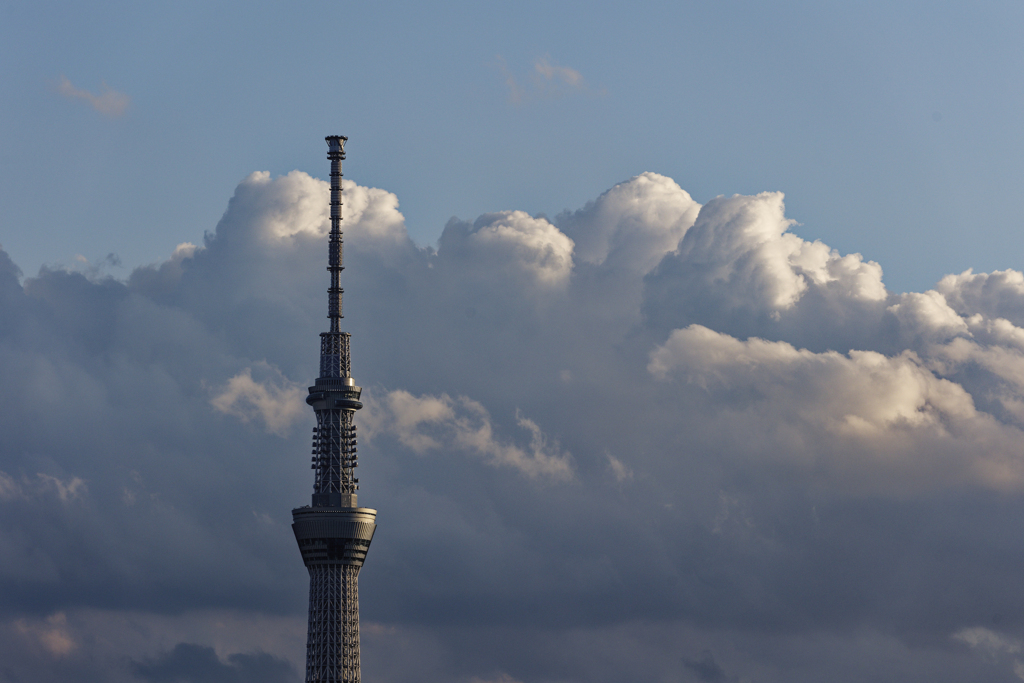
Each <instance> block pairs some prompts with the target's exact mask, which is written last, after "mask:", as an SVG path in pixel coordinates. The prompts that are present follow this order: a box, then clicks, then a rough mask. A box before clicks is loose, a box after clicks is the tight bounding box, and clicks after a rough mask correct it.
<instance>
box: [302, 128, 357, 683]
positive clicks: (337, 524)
mask: <svg viewBox="0 0 1024 683" xmlns="http://www.w3.org/2000/svg"><path fill="white" fill-rule="evenodd" d="M346 140H348V138H346V137H345V136H344V135H331V136H328V137H327V146H328V152H327V158H328V159H330V160H331V234H330V240H329V243H328V244H329V250H328V265H327V270H328V271H329V272H330V274H331V286H330V288H329V289H328V290H327V296H328V305H327V311H328V312H327V317H328V318H330V321H331V329H330V331H329V332H322V333H321V334H320V376H319V377H318V378H317V379H316V382H315V383H314V384H313V386H311V387H310V388H309V396H308V397H307V398H306V403H308V404H309V405H311V406H312V407H313V410H314V411H315V412H316V427H314V428H313V458H312V461H313V462H312V468H313V469H314V470H315V471H316V478H315V482H314V484H313V501H312V505H307V506H304V507H300V508H296V509H294V510H292V518H293V520H294V522H293V524H292V530H293V531H294V532H295V540H297V541H298V543H299V550H300V551H301V553H302V561H303V562H304V563H305V565H306V568H307V569H308V570H309V633H308V636H307V640H306V683H359V569H360V568H361V567H362V566H363V561H364V560H365V559H366V551H367V550H369V548H370V541H371V540H372V539H373V532H374V530H375V529H376V528H377V525H376V517H377V511H376V510H371V509H369V508H361V507H358V505H357V500H356V498H357V496H356V491H358V490H359V480H358V479H357V478H356V477H355V468H356V465H357V464H358V463H357V462H356V426H355V423H354V422H353V421H352V418H353V416H354V415H355V412H356V411H357V410H359V409H360V408H362V407H363V404H362V403H360V402H359V396H360V394H361V393H362V389H360V388H359V387H357V386H355V382H354V381H353V379H352V362H351V357H350V355H349V334H348V333H347V332H342V331H341V318H342V308H341V297H342V294H343V290H342V288H341V271H342V270H344V266H343V265H342V235H341V161H342V159H344V158H345V141H346Z"/></svg>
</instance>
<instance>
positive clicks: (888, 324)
mask: <svg viewBox="0 0 1024 683" xmlns="http://www.w3.org/2000/svg"><path fill="white" fill-rule="evenodd" d="M327 194H328V192H327V185H326V183H324V182H323V181H320V180H317V179H314V178H311V177H310V176H308V175H306V174H304V173H301V172H298V171H295V172H292V173H289V174H288V175H286V176H283V177H279V178H271V177H270V175H269V174H267V173H254V174H252V175H251V176H249V177H248V178H246V179H245V180H244V181H243V182H242V183H241V184H240V185H239V186H238V188H237V189H236V191H235V195H234V197H233V198H232V199H231V201H230V203H229V205H228V209H227V211H226V213H225V214H224V217H223V218H222V219H221V221H220V223H219V224H218V225H217V228H216V231H215V232H211V233H208V234H207V236H206V239H205V241H204V243H203V244H202V245H200V246H193V245H182V246H180V247H179V248H178V249H177V250H176V251H175V252H174V254H172V255H171V256H170V257H169V258H168V260H167V261H165V262H163V263H160V264H156V265H153V266H148V267H143V268H138V269H136V270H135V271H134V272H133V273H132V274H131V275H130V277H129V278H128V279H127V280H125V281H119V280H115V279H112V278H106V277H100V276H97V275H91V276H88V277H87V276H86V275H83V274H81V273H75V272H70V271H66V270H60V269H44V270H43V271H41V272H40V273H39V274H38V275H36V276H34V277H27V278H22V277H21V274H20V272H19V271H18V269H17V267H16V266H15V264H14V263H12V262H11V261H10V259H9V258H8V257H7V255H6V254H4V253H3V252H0V382H2V384H3V386H4V387H5V391H4V392H3V394H2V395H0V427H2V428H0V509H2V519H3V520H4V521H3V523H2V524H0V554H2V556H3V557H4V558H5V561H4V562H3V563H2V564H0V585H2V586H3V590H0V630H2V631H3V633H4V634H5V635H4V638H2V639H0V642H3V643H6V644H5V645H0V660H2V661H4V662H5V664H2V665H0V680H5V679H6V680H11V681H14V680H27V678H26V677H29V676H30V674H29V672H33V673H32V674H31V676H30V677H31V678H32V679H33V680H39V681H49V680H58V679H64V678H66V677H67V675H68V672H69V671H74V672H77V673H76V676H77V678H76V680H104V681H138V680H153V681H155V680H176V679H174V678H173V677H174V676H178V677H179V678H182V679H183V680H207V679H208V678H210V677H214V678H216V677H220V678H224V677H227V678H229V679H230V678H231V677H246V676H249V675H250V674H249V673H247V672H249V671H250V669H253V670H255V669H254V667H260V666H264V665H265V666H264V669H263V670H265V671H266V672H267V673H266V676H267V678H266V680H268V681H270V680H273V681H278V680H280V681H286V680H298V678H297V676H298V673H297V672H298V671H300V670H301V668H302V661H301V658H302V647H301V645H302V638H303V635H304V634H303V631H304V610H305V590H306V577H305V572H304V570H303V569H302V567H301V561H300V560H299V558H298V553H297V551H296V549H295V548H294V547H293V545H294V541H293V540H292V538H291V532H290V530H289V528H288V524H289V522H290V520H289V511H290V508H291V507H294V506H297V505H301V504H304V503H306V502H307V499H308V495H309V492H310V488H311V482H312V478H311V475H310V474H308V470H307V469H305V462H306V457H307V456H306V455H305V453H306V452H307V444H306V439H307V438H308V433H309V428H310V427H311V426H312V424H313V418H312V413H311V411H309V410H308V409H307V408H306V406H305V405H304V403H303V401H302V395H303V392H304V390H305V389H304V388H305V386H307V385H308V383H309V382H310V381H311V380H312V379H313V377H314V376H315V373H316V367H317V358H316V353H317V333H318V332H319V331H321V328H322V326H323V324H324V322H325V319H324V313H325V310H326V307H325V296H324V288H325V286H326V275H325V272H324V270H323V268H322V266H323V262H324V259H325V253H326V250H325V246H324V245H325V236H326V231H327V229H328V221H327V207H328V203H327ZM345 203H346V204H345V225H344V229H345V244H346V257H345V258H346V265H347V266H348V269H347V270H346V271H345V273H344V279H345V288H346V290H347V295H346V300H345V303H346V316H347V317H346V323H347V329H348V330H349V331H350V332H352V333H353V356H354V360H353V367H354V370H355V375H356V380H357V382H361V383H363V384H364V386H365V390H364V398H365V399H366V408H365V409H364V410H363V411H362V412H361V413H360V414H359V419H358V421H359V426H360V430H361V437H362V440H361V446H360V452H361V472H360V479H361V480H362V482H363V486H364V489H363V491H362V495H361V502H363V503H364V504H367V505H370V506H372V507H376V508H378V509H379V510H380V520H379V521H380V529H379V532H378V535H377V537H376V538H375V541H374V547H373V549H372V550H371V553H370V559H369V561H368V563H367V567H366V571H365V572H364V573H363V577H362V592H363V596H362V597H363V599H362V609H363V619H364V622H365V624H366V628H365V632H364V637H363V641H364V671H366V672H367V676H368V678H369V677H371V676H370V673H369V672H372V678H374V679H375V680H380V681H390V680H400V679H401V680H404V679H408V678H409V677H410V676H415V677H416V678H417V679H418V680H425V681H433V680H437V681H440V680H446V681H447V680H453V679H455V680H463V681H470V680H474V679H475V680H479V681H494V680H501V681H505V680H508V681H524V682H525V681H569V680H571V681H595V682H599V681H609V682H610V681H618V680H623V679H630V680H632V679H657V680H684V681H685V680H694V681H728V680H758V681H783V680H785V681H817V680H825V679H827V680H834V681H844V680H851V681H853V680H863V679H865V678H871V679H873V680H901V681H903V680H930V681H946V680H948V681H954V680H964V679H970V678H973V679H985V680H991V681H999V680H1018V679H1019V676H1024V673H1022V674H1019V673H1018V672H1024V665H1022V664H1021V663H1020V662H1019V661H1018V659H1021V656H1020V649H1019V647H1016V649H1015V646H1014V644H1015V643H1020V642H1022V640H1024V590H1022V589H1021V588H1020V587H1019V583H1020V582H1019V575H1020V568H1021V567H1022V566H1024V565H1022V563H1024V543H1022V542H1021V541H1020V540H1019V537H1020V534H1019V533H1018V531H1017V529H1018V526H1019V525H1018V524H1017V519H1019V518H1020V516H1021V515H1022V513H1024V495H1022V494H1024V440H1022V438H1021V437H1022V428H1024V275H1022V274H1021V273H1019V272H1016V271H1005V272H995V273H987V274H986V273H981V274H976V273H973V272H971V271H968V272H965V273H961V274H959V275H950V276H948V277H946V278H944V279H943V280H942V281H941V282H940V283H938V284H937V285H936V287H935V289H934V290H930V291H928V292H920V293H916V292H911V293H894V292H890V291H888V290H887V289H886V287H885V285H884V282H883V279H882V268H881V267H880V266H879V264H877V263H873V262H870V261H865V260H864V259H863V258H861V256H860V255H858V254H845V255H844V254H840V253H838V252H837V251H835V250H833V249H831V248H829V247H828V246H827V245H825V244H822V243H821V242H808V241H806V240H804V239H801V238H800V237H799V236H798V235H797V234H795V233H794V232H793V231H792V227H793V223H792V221H790V220H789V219H787V218H786V216H785V210H784V204H783V197H782V195H781V194H780V193H763V194H760V195H757V196H733V197H719V198H716V199H713V200H711V201H710V202H708V203H707V204H705V205H703V206H701V205H700V204H698V203H697V202H695V201H694V200H693V199H692V198H691V197H690V196H689V195H688V194H687V193H686V192H685V191H684V190H682V189H681V188H680V187H679V186H678V185H677V184H676V183H675V182H674V181H672V180H671V179H670V178H666V177H664V176H659V175H657V174H653V173H645V174H642V175H640V176H637V177H635V178H633V179H631V180H629V181H627V182H624V183H622V184H620V185H617V186H616V187H614V188H612V189H610V190H609V191H608V192H606V193H604V194H602V195H601V196H600V197H598V198H597V199H595V200H594V201H592V202H589V203H588V204H587V205H586V206H584V207H583V208H581V209H579V210H577V211H573V212H565V213H563V214H561V215H559V216H557V217H555V218H554V219H548V218H545V217H540V216H536V217H535V216H530V215H528V214H526V213H524V212H521V211H506V212H499V213H493V214H485V215H483V216H480V217H479V218H477V219H476V220H475V221H472V222H466V221H461V220H457V219H452V220H451V221H450V222H449V223H448V225H447V226H446V227H445V230H444V233H443V234H442V236H441V239H440V241H439V243H438V245H437V248H436V249H434V248H423V247H419V246H417V245H416V244H414V243H413V242H412V241H411V240H410V239H409V237H408V234H407V232H406V229H405V224H404V218H403V217H402V214H401V213H400V212H399V210H398V199H397V197H396V196H395V195H394V194H391V193H389V192H386V191H384V190H379V189H374V188H365V187H361V186H358V185H356V184H355V183H351V182H348V183H346V187H345ZM239 615H242V616H239ZM246 622H260V623H262V624H264V627H262V628H260V629H253V628H252V627H247V626H244V624H245V623H246ZM216 624H222V625H223V624H227V626H222V627H217V626H216ZM229 631H230V632H229ZM257 631H258V633H257ZM210 648H213V649H210ZM881 661H885V662H886V664H884V665H883V664H879V663H878V662H881ZM39 672H43V673H39ZM204 676H205V677H206V678H204Z"/></svg>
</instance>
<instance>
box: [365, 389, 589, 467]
mask: <svg viewBox="0 0 1024 683" xmlns="http://www.w3.org/2000/svg"><path fill="white" fill-rule="evenodd" d="M364 420H366V421H368V422H369V424H370V429H369V430H368V434H369V435H374V434H380V433H382V432H391V433H393V434H394V435H395V436H396V437H397V438H398V440H399V442H400V443H401V444H402V445H404V446H406V447H407V448H409V449H410V450H412V451H413V452H414V453H419V454H423V453H426V452H428V451H437V450H452V449H457V450H463V451H469V452H471V453H474V454H476V455H479V456H483V457H485V458H486V459H487V460H488V461H489V462H491V463H492V464H493V465H495V466H500V467H511V468H513V469H516V470H519V472H521V473H522V474H525V475H526V476H528V477H531V478H538V477H540V478H545V479H548V478H550V479H555V480H559V479H571V478H572V458H571V456H570V455H569V454H568V453H563V452H562V451H561V450H560V449H559V446H558V443H557V442H553V441H552V440H551V439H549V438H548V437H547V436H545V434H544V433H543V432H542V431H541V429H540V427H538V426H537V423H536V422H534V421H533V420H530V419H529V418H527V417H524V416H522V415H520V414H518V412H517V414H516V424H517V425H518V426H519V427H520V428H521V429H523V430H524V431H526V432H527V433H528V434H529V435H530V439H529V445H528V446H525V447H524V446H519V445H517V444H515V443H512V442H511V441H507V440H502V439H499V438H497V437H496V436H495V434H494V425H493V424H492V421H491V416H490V414H489V413H488V412H487V409H486V408H485V407H484V406H483V405H481V404H480V403H479V402H477V401H474V400H472V399H470V398H467V397H465V396H460V397H458V398H456V399H452V398H451V397H449V396H448V395H446V394H442V395H440V396H413V395H412V394H410V393H409V392H407V391H402V390H396V391H391V392H389V393H388V394H387V395H386V396H385V397H384V400H383V401H379V402H378V401H374V402H373V403H371V405H370V410H369V414H368V415H367V417H365V418H364Z"/></svg>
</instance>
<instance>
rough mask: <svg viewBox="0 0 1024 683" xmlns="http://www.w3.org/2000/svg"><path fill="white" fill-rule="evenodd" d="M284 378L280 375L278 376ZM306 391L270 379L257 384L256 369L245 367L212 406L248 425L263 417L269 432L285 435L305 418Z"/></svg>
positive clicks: (230, 381)
mask: <svg viewBox="0 0 1024 683" xmlns="http://www.w3.org/2000/svg"><path fill="white" fill-rule="evenodd" d="M277 374H278V375H280V373H277ZM304 396H305V391H303V388H302V387H301V386H298V385H294V384H291V383H288V382H287V380H284V381H283V382H282V381H281V379H280V378H279V379H278V382H274V381H273V380H267V381H264V382H257V381H256V380H254V379H253V378H252V368H245V369H244V370H242V371H241V372H240V373H238V374H237V375H235V376H234V377H231V378H230V379H228V382H227V385H226V386H225V387H224V388H223V390H222V391H220V392H219V393H218V394H217V395H216V396H214V397H213V398H212V399H210V404H211V405H213V407H214V408H216V409H217V410H219V411H220V412H222V413H226V414H229V415H234V416H235V417H238V418H239V419H241V420H243V421H245V422H248V421H249V420H251V419H254V418H260V419H261V420H262V421H263V423H264V424H265V425H266V428H267V431H269V432H273V433H274V434H278V435H282V434H284V433H285V432H286V431H287V430H288V428H289V427H291V425H292V424H293V423H294V422H295V421H296V420H297V419H299V418H300V417H301V416H302V415H305V414H306V411H305V410H303V407H304V400H303V398H304Z"/></svg>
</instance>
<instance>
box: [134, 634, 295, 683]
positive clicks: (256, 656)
mask: <svg viewBox="0 0 1024 683" xmlns="http://www.w3.org/2000/svg"><path fill="white" fill-rule="evenodd" d="M132 669H133V670H134V673H135V675H136V676H138V677H139V678H141V679H142V680H144V681H150V682H151V683H234V682H235V681H237V682H238V683H292V682H293V681H298V680H299V676H298V675H297V673H296V671H295V669H294V667H293V666H292V665H291V664H290V663H289V662H287V661H284V660H281V659H278V658H277V657H274V656H272V655H268V654H267V653H265V652H256V653H253V654H233V655H230V656H229V657H228V659H227V662H222V661H220V659H219V658H218V657H217V653H216V652H214V649H213V648H212V647H203V646H202V645H193V644H191V643H178V644H177V645H175V646H174V649H173V650H171V651H170V652H167V653H164V654H163V655H162V656H159V657H154V658H152V659H148V660H146V661H142V662H132Z"/></svg>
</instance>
